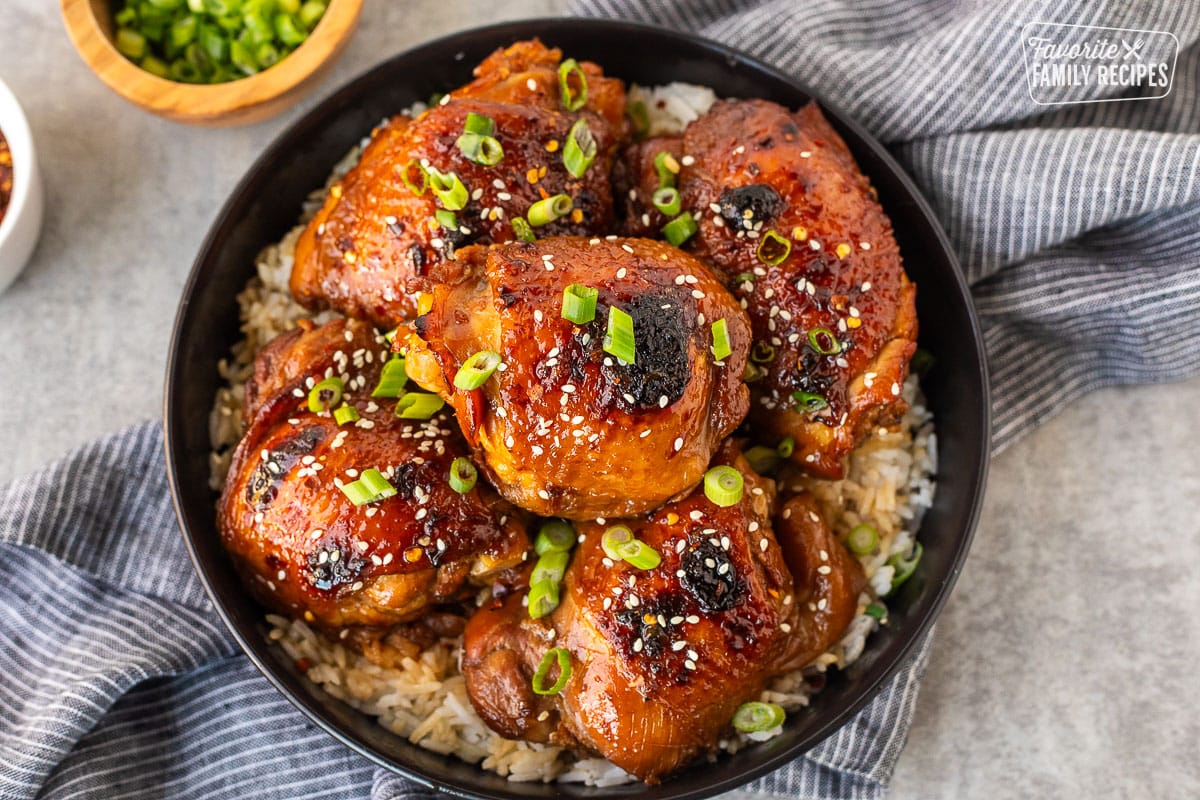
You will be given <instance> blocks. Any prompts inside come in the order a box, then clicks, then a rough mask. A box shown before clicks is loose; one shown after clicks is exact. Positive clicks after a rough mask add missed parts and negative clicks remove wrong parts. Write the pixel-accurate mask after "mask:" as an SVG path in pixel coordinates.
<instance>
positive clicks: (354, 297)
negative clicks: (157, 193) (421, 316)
mask: <svg viewBox="0 0 1200 800" xmlns="http://www.w3.org/2000/svg"><path fill="white" fill-rule="evenodd" d="M561 60H562V54H561V52H560V51H558V50H552V49H548V48H546V47H544V46H543V45H542V44H541V43H540V42H537V41H533V42H521V43H518V44H515V45H513V46H512V47H509V48H507V49H505V50H500V51H497V52H496V53H494V54H493V55H492V56H490V57H488V58H487V59H485V60H484V61H483V63H482V64H480V66H479V67H478V68H476V70H475V74H476V76H477V78H476V80H475V81H473V82H472V83H469V84H467V85H466V86H464V87H462V88H460V89H458V90H456V91H454V92H451V93H450V95H449V96H448V99H447V101H446V102H445V103H442V104H437V105H434V106H433V107H432V108H430V109H429V110H428V111H425V112H424V113H422V114H420V115H419V116H417V117H416V118H415V119H414V118H410V117H408V116H405V115H400V116H397V117H394V118H392V119H391V120H389V121H388V122H386V123H384V124H383V125H382V126H380V127H379V128H377V129H376V130H375V131H374V133H373V134H372V137H371V141H370V142H369V143H368V144H367V146H366V148H365V149H364V150H363V153H362V156H361V158H360V159H359V161H358V164H357V165H356V166H355V167H354V168H353V169H351V170H350V171H349V172H348V173H347V174H346V176H345V177H344V178H342V179H341V180H340V181H339V182H338V183H336V184H334V185H333V186H332V187H330V189H329V192H328V194H327V195H326V199H325V203H324V206H323V207H322V208H321V209H320V211H319V212H318V213H317V215H316V216H315V217H314V218H313V219H312V220H311V221H310V222H309V224H308V226H307V228H306V229H305V230H304V232H303V234H302V235H301V236H300V239H299V240H298V242H297V244H296V258H295V264H294V267H293V270H292V276H291V289H292V294H293V295H294V296H295V297H296V299H297V300H298V301H299V302H300V303H302V304H303V305H305V306H306V307H308V308H311V309H321V308H334V309H337V310H338V311H341V312H342V313H344V314H347V315H349V316H352V317H357V318H361V319H367V320H370V321H372V322H374V323H375V324H376V325H378V326H380V327H381V328H383V329H389V328H392V327H395V326H396V325H397V324H399V323H400V322H401V321H403V320H407V319H412V318H413V317H415V316H416V310H417V297H418V293H419V292H420V291H421V290H424V289H427V288H428V286H429V282H428V276H429V274H430V271H431V270H434V269H435V268H436V267H437V265H438V264H440V263H442V262H444V261H447V260H449V259H452V258H454V254H455V252H456V251H457V250H458V248H460V247H463V246H465V245H466V244H469V243H472V242H504V241H509V240H512V239H516V238H518V237H517V235H516V234H515V233H514V227H513V224H514V223H513V219H514V218H517V217H522V218H523V217H525V216H526V215H527V214H528V213H529V209H530V207H531V206H533V205H534V203H536V202H538V201H540V200H542V199H543V198H548V197H552V196H555V195H560V194H565V195H567V196H569V197H570V198H571V201H572V209H571V211H570V212H569V213H567V214H565V215H564V216H561V217H559V218H557V219H555V220H553V221H550V222H548V223H546V224H545V225H543V226H542V227H540V228H539V229H538V230H539V232H540V233H541V234H543V235H547V234H549V235H553V234H580V235H583V234H589V233H594V232H599V231H608V230H609V229H611V227H612V223H613V206H612V204H613V200H612V188H611V186H610V183H609V173H610V167H611V165H612V162H613V158H614V155H615V153H616V151H617V148H618V145H619V144H620V141H621V138H622V136H623V134H624V130H625V126H626V123H625V121H624V118H623V113H624V104H625V91H624V87H623V85H622V84H621V82H620V81H617V80H614V79H611V78H605V77H604V76H603V74H602V73H601V71H600V69H599V67H596V66H595V65H594V64H590V63H585V64H583V65H581V66H580V67H579V70H580V72H579V73H572V75H571V77H570V78H569V82H568V89H569V90H578V88H579V85H581V84H582V82H583V81H586V104H585V105H583V106H582V107H581V108H578V109H577V110H574V111H570V110H568V109H567V108H566V107H565V106H564V98H563V96H562V91H561V88H560V80H559V72H558V68H559V65H560V62H561ZM580 74H582V76H583V78H582V80H581V79H580V77H579V75H580ZM482 118H486V119H487V120H490V124H491V125H492V126H494V130H493V131H492V133H491V134H490V135H491V137H492V138H493V139H494V141H495V142H496V143H498V145H499V147H500V148H501V151H500V153H499V158H498V160H495V159H496V156H497V154H496V153H495V152H491V151H489V153H488V154H486V155H484V154H480V153H479V152H478V147H479V145H478V142H479V139H478V138H476V139H473V140H472V139H469V138H468V139H462V138H460V137H463V136H464V133H465V132H466V130H467V126H468V121H469V120H471V121H479V120H481V119H482ZM581 121H582V122H583V123H584V124H585V125H586V128H587V131H588V132H589V133H590V137H591V139H593V140H594V143H595V147H596V155H595V160H594V162H593V163H592V164H591V166H590V167H588V168H587V170H586V171H584V172H582V174H580V175H578V176H576V175H574V174H572V173H571V172H570V171H568V169H567V166H566V165H565V161H564V153H565V151H566V149H567V140H568V136H569V134H570V133H571V131H572V130H573V127H574V126H575V124H576V123H577V122H581ZM575 138H576V140H577V141H578V140H579V135H577V136H576V137H575ZM481 159H482V161H483V162H485V163H480V160H481ZM493 160H494V163H489V162H492V161H493ZM439 174H440V175H442V176H445V181H446V182H447V183H448V184H450V185H451V189H449V190H448V193H447V194H445V195H442V194H439V193H438V192H436V191H435V190H434V186H433V185H432V184H431V182H436V176H437V175H439ZM460 187H461V188H460ZM439 211H440V212H442V217H443V218H442V219H439V218H438V216H437V215H438V212H439Z"/></svg>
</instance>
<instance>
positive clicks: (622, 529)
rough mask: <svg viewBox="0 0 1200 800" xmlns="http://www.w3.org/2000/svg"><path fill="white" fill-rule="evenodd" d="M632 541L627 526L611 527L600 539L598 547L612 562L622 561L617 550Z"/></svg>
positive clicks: (631, 532) (630, 531)
mask: <svg viewBox="0 0 1200 800" xmlns="http://www.w3.org/2000/svg"><path fill="white" fill-rule="evenodd" d="M632 541H633V531H632V530H630V529H629V526H628V525H613V526H612V527H611V528H609V529H608V530H606V531H605V532H604V535H603V536H601V537H600V547H602V548H603V549H604V555H606V556H608V557H609V558H611V559H612V560H613V561H620V560H622V559H621V552H620V550H618V549H617V548H619V547H620V546H621V545H623V544H629V543H630V542H632Z"/></svg>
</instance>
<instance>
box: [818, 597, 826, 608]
mask: <svg viewBox="0 0 1200 800" xmlns="http://www.w3.org/2000/svg"><path fill="white" fill-rule="evenodd" d="M828 604H829V603H828V601H827V600H826V599H825V598H824V597H822V598H821V599H820V600H818V601H817V611H824V610H825V606H826V605H828Z"/></svg>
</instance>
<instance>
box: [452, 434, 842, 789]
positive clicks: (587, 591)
mask: <svg viewBox="0 0 1200 800" xmlns="http://www.w3.org/2000/svg"><path fill="white" fill-rule="evenodd" d="M715 463H718V464H727V465H732V466H733V467H734V468H736V469H737V470H738V471H739V472H740V473H741V474H742V476H743V479H744V481H745V493H744V494H743V497H742V499H741V500H740V501H739V502H738V503H736V504H735V505H733V506H729V507H724V508H722V507H718V506H716V505H714V504H713V503H712V502H711V501H709V500H708V499H707V498H706V496H705V494H704V492H703V491H699V490H698V491H696V492H693V493H692V494H690V495H688V496H687V497H685V498H684V499H682V500H680V501H678V502H675V503H672V504H669V505H667V506H665V507H664V508H661V509H659V510H658V511H656V512H655V513H653V514H651V515H649V516H647V517H643V518H641V519H638V520H628V521H626V522H627V523H628V525H629V527H630V528H631V529H632V531H633V534H634V536H635V537H636V538H637V539H639V540H640V541H642V542H644V543H645V544H647V545H649V546H650V547H652V548H653V549H654V550H655V551H657V552H658V553H659V554H661V559H662V560H661V563H660V564H659V565H658V566H656V567H654V568H652V569H647V570H643V569H638V568H637V567H634V566H633V565H631V564H628V563H625V562H623V561H622V562H616V563H614V561H613V560H612V559H611V558H609V557H608V556H607V555H606V553H605V551H604V549H603V547H602V545H601V541H602V537H603V535H604V532H605V530H606V526H605V525H601V524H599V523H597V522H585V523H581V524H579V525H578V526H577V529H578V532H579V534H580V539H581V542H580V544H579V545H578V546H577V547H576V549H575V551H574V553H573V554H572V558H571V563H570V566H569V568H568V570H567V573H566V577H565V581H564V588H563V595H562V601H561V603H560V605H559V606H558V607H557V609H556V610H555V611H554V612H553V613H552V614H550V615H549V616H547V617H543V618H542V619H536V620H535V619H530V617H529V613H528V610H527V609H526V608H525V607H524V606H523V604H522V595H520V594H518V595H510V596H509V597H508V598H506V599H505V600H503V601H497V602H494V603H493V604H492V605H490V606H485V607H484V608H482V609H480V610H479V611H478V612H476V614H475V616H474V617H472V618H471V620H470V621H469V622H468V624H467V629H466V633H465V640H464V655H463V674H464V675H465V677H466V682H467V690H468V693H469V695H470V697H471V701H472V703H473V705H474V706H475V708H476V710H477V711H478V712H479V714H480V716H481V717H482V718H483V719H484V720H485V721H486V722H487V723H488V725H490V726H491V727H492V728H493V729H494V730H496V731H497V732H499V733H501V734H502V735H504V736H506V737H510V738H522V739H528V740H532V741H552V742H555V743H559V744H563V745H568V746H576V747H578V746H582V747H583V748H586V749H588V750H591V751H594V752H597V753H599V754H601V755H603V756H604V757H605V758H608V759H609V760H610V761H612V762H613V763H614V764H616V765H618V766H620V767H621V768H623V769H625V770H626V771H628V772H630V773H632V774H633V775H635V776H637V777H638V778H641V779H642V780H644V781H646V782H648V783H655V782H658V781H659V780H660V779H661V778H662V777H664V776H666V775H668V774H669V773H671V772H674V771H675V770H677V769H679V768H680V767H682V766H684V765H686V764H687V763H688V762H689V761H691V760H692V759H693V758H694V757H695V756H697V755H699V754H701V753H704V752H709V751H712V750H713V749H714V748H715V746H716V742H717V741H718V739H719V738H720V736H721V735H722V734H723V733H725V732H726V731H729V730H731V729H730V721H731V719H732V717H733V714H734V712H735V711H736V710H737V708H738V707H739V705H741V704H742V703H744V702H747V701H749V700H754V699H757V698H758V696H759V695H760V693H761V692H762V690H763V688H764V686H765V685H766V682H767V681H768V679H769V678H771V677H772V676H773V675H776V674H779V673H781V672H784V671H787V670H789V669H792V668H794V667H797V666H801V665H803V664H805V663H807V662H808V661H811V660H812V659H813V658H814V657H816V656H817V655H818V654H820V653H821V652H823V651H824V650H825V649H827V648H828V647H829V646H831V645H832V644H833V643H834V642H835V641H837V638H838V637H840V636H841V633H842V630H843V629H844V627H845V625H844V622H845V623H848V622H849V620H850V619H851V618H852V616H853V614H854V611H855V607H856V602H857V597H858V592H859V591H860V590H861V586H862V584H863V579H862V575H861V568H860V567H859V565H858V563H857V562H856V561H855V560H854V559H853V558H852V557H850V556H849V555H846V556H845V557H844V558H843V557H841V555H840V553H841V552H844V551H843V550H842V546H841V545H840V543H839V542H838V541H837V540H836V539H835V538H834V537H833V536H832V535H831V534H830V533H829V531H828V528H824V527H823V526H822V525H818V524H816V523H813V521H812V519H810V518H809V517H808V515H807V512H808V511H809V510H810V509H809V508H808V507H807V506H805V505H804V504H805V502H809V503H811V501H805V500H804V499H803V498H800V499H797V500H793V501H790V502H789V504H788V506H786V508H785V512H786V510H787V509H790V510H791V513H789V514H788V519H786V520H783V521H782V522H783V524H784V531H785V533H784V535H785V536H788V537H795V538H797V539H798V541H794V542H789V543H787V544H785V546H784V548H782V549H781V547H780V545H779V544H778V543H777V542H776V538H775V535H774V534H773V533H772V525H771V516H770V515H771V508H772V505H773V502H774V485H773V482H772V481H771V480H769V479H765V478H760V477H758V476H757V475H755V473H754V472H753V471H752V470H751V469H750V468H749V466H748V464H747V463H746V461H745V459H744V458H742V456H741V454H740V452H739V451H738V450H737V448H736V447H735V446H733V445H732V444H727V445H726V446H725V447H723V448H722V450H721V452H720V453H719V454H718V456H717V458H716V460H715ZM817 519H818V520H819V518H817ZM609 524H611V523H609ZM799 539H802V541H800V540H799ZM789 551H791V552H792V553H793V555H796V556H797V557H803V558H808V557H809V556H811V557H812V558H813V559H814V561H813V563H812V564H811V565H809V564H808V563H807V562H805V563H804V564H801V565H800V566H801V567H802V568H803V569H802V570H801V571H799V572H797V577H798V578H802V579H803V582H801V581H799V580H798V581H797V582H796V584H795V585H793V579H792V575H791V574H789V572H788V569H787V567H786V566H785V557H786V556H787V555H788V553H789ZM822 553H824V554H825V558H824V559H822ZM819 566H827V567H829V569H823V570H820V572H818V571H817V568H818V567H819ZM810 609H811V610H810ZM818 609H819V610H818ZM843 621H844V622H843ZM839 624H840V625H841V627H838V625H839ZM550 648H564V649H565V650H566V651H568V653H569V655H570V663H571V672H570V675H569V677H568V679H567V681H566V683H565V685H564V686H563V688H562V690H561V691H560V692H559V693H558V694H555V695H548V696H547V695H538V694H535V693H534V692H533V691H532V689H531V676H532V675H533V674H534V672H535V670H536V669H537V666H538V664H539V663H540V661H541V660H542V658H543V656H544V654H545V653H546V652H547V651H548V650H549V649H550Z"/></svg>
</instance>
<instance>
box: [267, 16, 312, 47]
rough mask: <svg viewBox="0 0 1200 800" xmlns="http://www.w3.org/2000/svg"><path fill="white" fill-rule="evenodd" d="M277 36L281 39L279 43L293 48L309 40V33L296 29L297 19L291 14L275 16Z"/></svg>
mask: <svg viewBox="0 0 1200 800" xmlns="http://www.w3.org/2000/svg"><path fill="white" fill-rule="evenodd" d="M297 10H299V9H297ZM275 35H276V36H278V37H279V41H281V42H283V43H284V44H286V45H291V46H293V47H295V46H296V45H298V44H300V43H301V42H303V41H304V40H305V39H307V38H308V34H307V33H305V32H304V31H302V30H300V28H298V27H296V19H295V18H293V17H292V15H291V14H276V15H275Z"/></svg>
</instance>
